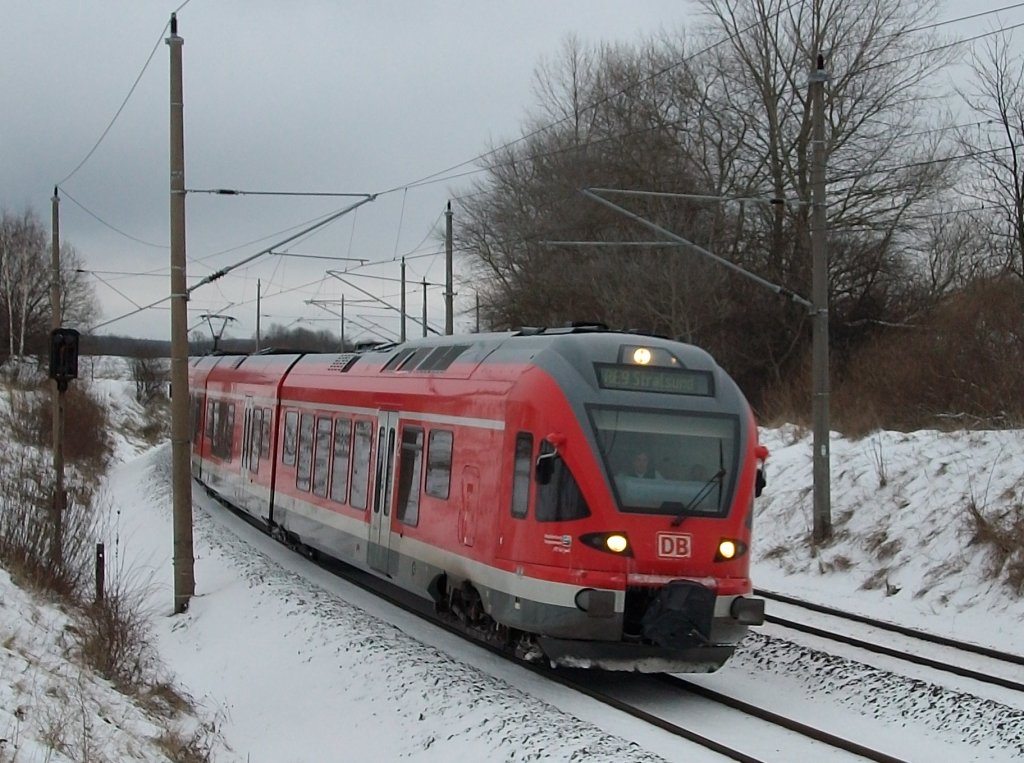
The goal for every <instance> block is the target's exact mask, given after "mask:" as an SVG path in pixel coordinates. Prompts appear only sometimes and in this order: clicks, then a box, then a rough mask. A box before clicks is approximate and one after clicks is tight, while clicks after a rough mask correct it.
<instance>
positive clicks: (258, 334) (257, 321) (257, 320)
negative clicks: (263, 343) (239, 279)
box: [256, 278, 260, 352]
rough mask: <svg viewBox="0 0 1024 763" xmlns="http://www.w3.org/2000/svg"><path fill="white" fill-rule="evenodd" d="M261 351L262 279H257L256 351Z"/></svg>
mask: <svg viewBox="0 0 1024 763" xmlns="http://www.w3.org/2000/svg"><path fill="white" fill-rule="evenodd" d="M259 351H260V279H258V278H257V279H256V352H259Z"/></svg>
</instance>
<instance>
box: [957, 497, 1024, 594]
mask: <svg viewBox="0 0 1024 763" xmlns="http://www.w3.org/2000/svg"><path fill="white" fill-rule="evenodd" d="M966 508H967V512H966V521H967V526H968V530H969V531H970V533H971V540H970V542H971V543H972V544H979V545H982V546H984V547H985V548H987V549H988V551H989V557H988V567H989V568H988V573H989V575H991V576H992V577H993V578H1002V579H1003V580H1005V581H1006V583H1007V585H1009V586H1010V588H1011V589H1012V590H1013V591H1014V593H1016V594H1017V595H1018V596H1020V595H1021V594H1024V504H1022V503H1016V504H1012V505H1010V506H1009V507H1007V508H1006V509H1003V510H1001V511H999V512H995V511H988V510H986V508H985V507H984V506H981V505H979V503H978V501H976V500H975V499H974V498H971V500H969V501H968V502H967V507H966Z"/></svg>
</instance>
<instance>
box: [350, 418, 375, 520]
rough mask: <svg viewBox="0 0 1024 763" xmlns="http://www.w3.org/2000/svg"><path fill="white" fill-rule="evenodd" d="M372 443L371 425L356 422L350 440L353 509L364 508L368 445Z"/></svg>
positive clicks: (368, 471) (367, 485) (367, 481)
mask: <svg viewBox="0 0 1024 763" xmlns="http://www.w3.org/2000/svg"><path fill="white" fill-rule="evenodd" d="M372 441H373V424H371V423H370V422H369V421H357V422H356V426H355V437H354V438H353V440H352V498H351V500H350V503H351V505H352V507H353V508H356V509H365V508H366V494H367V492H368V490H369V484H368V483H369V479H370V444H371V443H372Z"/></svg>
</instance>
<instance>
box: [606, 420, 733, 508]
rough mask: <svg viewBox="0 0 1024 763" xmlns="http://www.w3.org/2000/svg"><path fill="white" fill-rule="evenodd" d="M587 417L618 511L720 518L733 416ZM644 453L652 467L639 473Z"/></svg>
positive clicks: (729, 475) (729, 488)
mask: <svg viewBox="0 0 1024 763" xmlns="http://www.w3.org/2000/svg"><path fill="white" fill-rule="evenodd" d="M589 412H590V418H591V422H592V423H593V426H594V434H595V435H596V439H597V445H598V449H599V451H600V453H601V456H602V458H603V459H604V462H605V468H606V469H607V472H608V474H609V476H610V477H612V487H613V488H614V490H615V497H616V500H617V502H618V505H619V509H620V510H622V511H628V512H638V513H644V514H666V515H669V516H673V517H675V516H724V515H725V514H726V513H727V512H728V510H729V505H730V503H731V496H732V493H733V491H734V490H735V483H736V479H735V475H736V474H737V471H738V458H739V447H738V443H739V442H740V431H739V419H738V418H737V417H736V416H730V415H718V414H708V413H698V412H684V411H663V410H643V409H628V408H612V407H596V406H595V407H593V408H591V409H590V411H589ZM640 453H643V454H645V455H646V457H647V459H648V463H649V464H650V467H649V469H648V470H646V471H644V472H643V473H638V472H637V471H636V470H635V468H631V467H633V465H634V460H635V458H636V457H637V455H638V454H640Z"/></svg>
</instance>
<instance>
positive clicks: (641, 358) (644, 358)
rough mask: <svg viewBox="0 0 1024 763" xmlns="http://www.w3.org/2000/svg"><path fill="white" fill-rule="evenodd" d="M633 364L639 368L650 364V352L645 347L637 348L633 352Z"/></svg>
mask: <svg viewBox="0 0 1024 763" xmlns="http://www.w3.org/2000/svg"><path fill="white" fill-rule="evenodd" d="M633 362H634V363H636V364H637V365H640V366H646V365H647V364H648V363H650V362H651V351H650V350H649V349H647V348H646V347H637V348H636V349H635V350H633Z"/></svg>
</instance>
